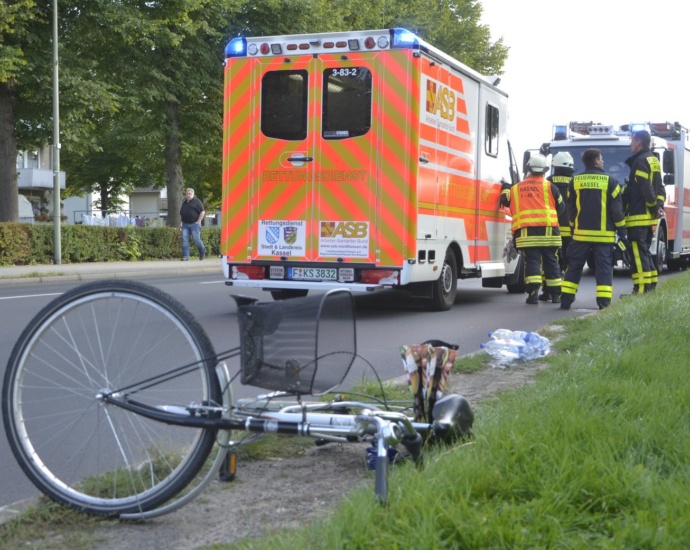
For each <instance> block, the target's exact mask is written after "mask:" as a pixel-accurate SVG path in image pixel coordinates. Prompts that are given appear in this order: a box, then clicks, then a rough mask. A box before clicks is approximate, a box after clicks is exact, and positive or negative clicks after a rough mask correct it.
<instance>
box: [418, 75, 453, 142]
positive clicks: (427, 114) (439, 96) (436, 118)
mask: <svg viewBox="0 0 690 550" xmlns="http://www.w3.org/2000/svg"><path fill="white" fill-rule="evenodd" d="M423 81H424V82H423V85H424V88H423V89H424V90H425V91H426V102H425V109H424V119H423V122H424V123H425V124H428V125H430V126H436V127H437V128H441V129H442V130H446V131H453V130H454V129H455V125H454V124H453V121H454V120H455V113H456V102H457V99H456V98H457V94H456V93H455V92H454V91H453V90H452V89H451V88H449V87H448V86H446V85H445V84H442V83H441V82H438V81H437V80H434V79H432V78H429V77H428V76H424V78H423Z"/></svg>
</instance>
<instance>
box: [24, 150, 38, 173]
mask: <svg viewBox="0 0 690 550" xmlns="http://www.w3.org/2000/svg"><path fill="white" fill-rule="evenodd" d="M26 156H27V163H26V165H27V166H26V167H27V168H36V169H38V168H39V167H40V164H39V158H38V151H29V152H28V153H27V155H26Z"/></svg>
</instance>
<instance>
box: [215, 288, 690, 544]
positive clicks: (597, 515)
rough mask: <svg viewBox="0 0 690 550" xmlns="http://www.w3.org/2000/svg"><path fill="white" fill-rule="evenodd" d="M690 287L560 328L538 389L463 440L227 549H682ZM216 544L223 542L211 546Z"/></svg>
mask: <svg viewBox="0 0 690 550" xmlns="http://www.w3.org/2000/svg"><path fill="white" fill-rule="evenodd" d="M688 342H690V279H689V276H687V275H686V276H682V277H677V278H675V279H673V280H671V281H668V282H667V283H665V284H664V285H662V286H661V287H660V288H659V290H658V291H657V292H656V293H655V294H653V295H645V296H640V297H634V298H631V299H628V300H625V301H620V302H618V303H616V304H614V306H613V307H611V308H609V309H608V310H605V311H603V312H601V313H600V314H599V315H594V316H588V317H583V318H575V319H571V320H568V321H567V322H566V323H565V329H564V338H563V339H562V340H561V341H560V342H558V343H557V344H556V351H557V353H556V354H555V355H554V356H553V357H551V358H549V361H550V362H551V368H550V369H547V370H545V371H543V372H541V373H540V375H539V377H538V380H537V382H536V384H534V385H531V386H527V387H524V388H521V389H519V390H514V391H511V392H507V393H505V394H503V395H502V397H501V399H500V400H496V401H492V402H490V403H487V404H483V405H482V414H481V415H479V417H478V418H477V420H476V423H475V433H476V434H477V435H476V438H475V440H474V442H473V443H472V444H470V445H464V446H460V447H455V448H450V449H445V450H440V451H438V452H437V453H435V454H434V455H433V456H432V457H431V458H430V460H428V461H427V462H426V466H425V468H423V469H421V470H420V469H415V468H413V467H402V468H397V469H395V470H394V471H393V472H392V479H391V480H390V503H389V505H388V506H387V507H382V506H379V505H377V504H376V502H375V499H374V498H372V494H371V490H370V488H366V489H363V490H361V491H359V492H357V493H355V494H353V495H352V496H351V498H348V500H347V502H346V503H345V504H343V505H342V506H341V507H340V508H339V509H338V510H337V511H336V512H335V513H334V514H333V515H332V516H331V519H330V521H327V522H322V523H318V524H313V525H311V526H309V527H308V528H306V529H304V530H300V531H290V532H289V533H281V534H278V535H276V536H274V537H271V538H266V539H262V540H259V541H256V540H254V541H247V542H246V544H239V545H238V544H235V545H233V546H232V548H245V549H248V548H271V549H292V548H295V549H297V548H299V549H301V548H348V549H357V548H362V549H364V548H373V547H376V548H616V549H618V548H650V549H651V548H669V549H670V548H687V547H688V545H689V544H690V525H689V522H688V521H687V518H688V517H690V499H689V498H688V494H690V465H689V461H688V457H689V456H690V406H689V405H688V404H689V403H690V384H688V367H687V357H686V354H687V351H686V349H687V347H688ZM214 548H216V549H219V548H227V546H223V545H218V546H215V547H214Z"/></svg>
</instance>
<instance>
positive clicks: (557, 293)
mask: <svg viewBox="0 0 690 550" xmlns="http://www.w3.org/2000/svg"><path fill="white" fill-rule="evenodd" d="M550 291H551V303H552V304H560V303H561V287H556V288H552V289H550Z"/></svg>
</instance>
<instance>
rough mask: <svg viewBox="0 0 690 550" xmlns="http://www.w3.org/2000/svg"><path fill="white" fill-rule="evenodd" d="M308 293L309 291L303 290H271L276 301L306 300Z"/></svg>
mask: <svg viewBox="0 0 690 550" xmlns="http://www.w3.org/2000/svg"><path fill="white" fill-rule="evenodd" d="M308 292H309V291H308V290H304V289H301V288H289V289H283V290H271V296H272V297H273V299H274V300H276V301H278V300H289V299H291V298H304V297H305V296H306V295H307V293H308Z"/></svg>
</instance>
